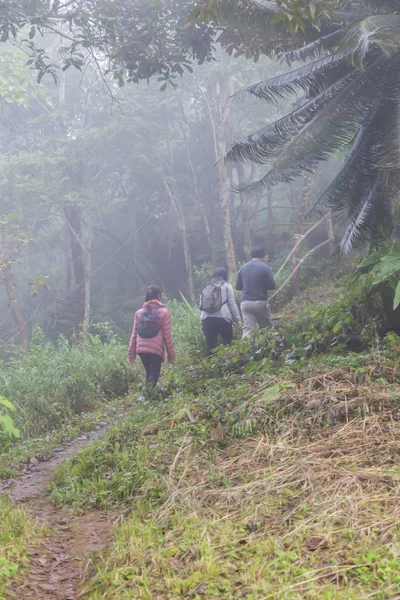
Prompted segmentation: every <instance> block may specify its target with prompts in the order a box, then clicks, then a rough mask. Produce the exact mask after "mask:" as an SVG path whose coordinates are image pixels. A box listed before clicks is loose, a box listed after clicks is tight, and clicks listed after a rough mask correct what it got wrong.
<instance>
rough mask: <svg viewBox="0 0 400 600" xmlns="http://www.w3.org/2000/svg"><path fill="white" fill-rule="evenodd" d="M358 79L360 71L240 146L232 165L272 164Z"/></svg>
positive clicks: (233, 152) (228, 157) (231, 152)
mask: <svg viewBox="0 0 400 600" xmlns="http://www.w3.org/2000/svg"><path fill="white" fill-rule="evenodd" d="M357 76H358V73H357V72H356V71H353V72H350V73H348V74H347V75H345V76H344V77H342V78H341V79H340V80H339V81H336V82H335V83H334V85H332V86H330V87H329V88H328V89H327V90H324V91H323V92H321V93H320V94H319V95H318V96H316V97H315V98H313V99H311V100H309V101H308V102H306V103H305V104H303V105H302V106H300V108H297V109H296V110H294V111H293V112H291V113H290V114H289V115H286V116H285V117H282V119H279V120H278V121H275V123H272V124H271V125H267V127H264V128H263V129H260V130H259V131H257V132H255V133H253V134H252V135H250V136H248V138H247V139H246V140H244V141H242V142H237V143H236V144H234V146H233V147H232V148H231V149H230V150H229V152H228V153H227V155H226V160H228V161H236V160H240V161H246V160H250V161H254V162H258V163H260V164H264V163H266V162H268V160H269V159H270V158H271V156H272V155H273V154H274V153H276V151H277V150H278V149H279V148H280V147H281V146H282V145H283V144H285V143H287V142H288V141H290V140H291V139H292V138H293V137H294V136H295V135H297V134H299V133H300V131H301V130H302V129H303V127H304V126H305V125H306V124H307V123H308V122H309V121H310V120H311V119H312V118H313V117H314V116H315V115H316V114H317V112H318V110H320V109H321V107H323V106H324V105H325V104H327V103H328V102H334V101H335V98H336V97H337V96H338V95H339V94H340V92H341V91H342V90H343V88H345V87H346V86H347V85H348V84H349V83H350V82H351V81H352V80H353V79H355V78H356V77H357Z"/></svg>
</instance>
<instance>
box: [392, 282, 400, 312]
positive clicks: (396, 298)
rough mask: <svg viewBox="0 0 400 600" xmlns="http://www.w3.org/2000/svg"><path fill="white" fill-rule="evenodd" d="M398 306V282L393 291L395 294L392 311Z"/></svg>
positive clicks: (399, 292)
mask: <svg viewBox="0 0 400 600" xmlns="http://www.w3.org/2000/svg"><path fill="white" fill-rule="evenodd" d="M399 304H400V281H399V283H398V284H397V287H396V291H395V294H394V299H393V310H396V308H397V307H398V306H399Z"/></svg>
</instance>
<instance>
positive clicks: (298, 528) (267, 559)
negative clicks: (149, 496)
mask: <svg viewBox="0 0 400 600" xmlns="http://www.w3.org/2000/svg"><path fill="white" fill-rule="evenodd" d="M392 375H393V372H392ZM386 377H387V379H388V380H390V379H391V377H390V373H389V372H387V373H386ZM358 380H359V374H356V373H354V372H353V373H350V372H347V371H345V370H335V371H331V372H321V373H317V374H314V375H313V376H312V377H309V378H308V379H307V380H305V381H301V380H300V379H298V380H294V381H293V382H292V383H293V387H292V388H291V389H287V390H286V391H284V393H283V394H282V395H281V396H280V397H279V398H276V397H275V396H276V395H274V394H270V393H268V392H267V391H266V390H262V389H260V390H259V392H258V395H257V396H256V397H255V398H253V400H252V401H251V403H250V402H249V407H250V405H251V408H252V417H253V418H256V419H258V420H259V421H260V422H261V423H262V424H265V423H269V424H270V423H271V419H272V418H276V415H280V417H279V419H280V420H282V423H281V424H280V425H279V427H277V428H276V430H275V431H276V432H278V433H275V434H274V435H271V434H268V433H267V428H265V433H264V434H261V435H260V434H259V435H257V436H253V437H247V438H243V439H240V440H236V441H234V442H233V443H229V444H228V445H226V444H225V445H224V444H223V445H222V446H221V445H219V443H215V440H214V441H213V439H212V438H210V440H209V443H210V446H213V444H214V450H215V452H214V453H213V454H212V453H211V454H210V452H209V448H208V451H207V452H199V447H198V445H197V444H196V443H195V440H194V439H192V437H191V436H190V434H188V433H186V434H185V435H183V436H182V438H181V443H180V445H179V446H178V447H176V446H175V448H174V450H173V455H171V458H170V461H169V465H170V466H169V469H168V471H167V472H166V473H163V474H162V475H161V474H160V481H161V482H162V486H163V489H165V491H166V500H165V502H163V504H162V506H161V507H159V508H158V509H157V510H156V511H155V512H153V513H152V514H151V515H149V514H147V515H146V516H145V517H144V513H142V516H141V517H138V516H137V515H134V516H133V517H132V518H131V519H128V520H127V521H126V522H125V524H124V525H123V526H122V528H121V530H120V533H119V538H118V540H117V543H116V545H115V548H114V552H113V554H112V556H111V557H110V559H109V562H108V564H107V568H106V569H105V570H104V572H103V573H102V574H101V576H100V577H99V579H98V580H96V582H95V588H94V589H93V590H92V592H91V593H90V597H91V598H93V599H99V598H113V599H115V598H116V599H125V598H132V597H134V598H137V599H138V600H152V599H153V598H154V599H159V600H167V599H168V600H171V599H177V598H182V599H186V598H188V599H189V598H198V599H200V598H201V597H205V598H213V597H218V598H222V599H224V600H267V599H270V598H271V599H272V598H273V599H276V600H282V599H290V600H294V599H300V598H307V599H308V598H309V599H310V600H320V599H329V600H330V599H336V600H345V599H346V600H347V599H354V600H355V599H357V600H358V599H364V598H376V599H383V598H396V597H398V596H399V594H400V576H399V567H400V560H399V558H398V555H399V548H400V528H399V524H400V466H399V464H400V460H399V458H400V411H399V407H400V404H399V405H398V404H397V400H396V387H395V386H394V385H392V386H391V388H392V389H391V390H390V391H389V390H388V389H386V388H385V386H384V385H379V384H378V385H376V386H375V387H371V385H368V384H366V383H360V382H359V381H358ZM386 387H387V386H386ZM249 407H247V408H249ZM288 407H290V408H288ZM245 409H246V407H245ZM285 411H286V412H287V414H286V417H285V418H283V419H281V417H282V415H283V414H284V413H285ZM222 433H223V432H222ZM155 435H157V433H155ZM150 437H151V436H150ZM222 437H223V435H222ZM146 439H148V437H147V438H146ZM220 441H223V440H222V438H220V439H219V442H220ZM225 441H226V440H225ZM154 442H155V440H154ZM154 442H153V443H154ZM149 443H151V441H149ZM166 450H167V449H165V451H166ZM211 455H212V456H213V459H212V460H211V459H210V456H211ZM138 502H139V504H140V499H139V500H138Z"/></svg>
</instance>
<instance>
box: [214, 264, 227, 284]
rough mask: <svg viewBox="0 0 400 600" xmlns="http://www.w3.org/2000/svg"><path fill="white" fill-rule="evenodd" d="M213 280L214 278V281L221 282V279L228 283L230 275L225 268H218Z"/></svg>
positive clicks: (215, 270)
mask: <svg viewBox="0 0 400 600" xmlns="http://www.w3.org/2000/svg"><path fill="white" fill-rule="evenodd" d="M212 278H213V281H220V280H221V279H222V280H223V281H227V280H228V273H227V272H226V269H224V267H217V268H216V269H214V271H213V274H212Z"/></svg>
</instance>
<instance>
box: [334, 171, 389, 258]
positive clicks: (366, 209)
mask: <svg viewBox="0 0 400 600" xmlns="http://www.w3.org/2000/svg"><path fill="white" fill-rule="evenodd" d="M383 194H384V186H383V185H382V181H381V179H380V177H378V178H377V180H376V181H375V184H374V185H373V187H372V189H371V190H370V191H366V192H365V193H364V195H363V196H362V197H361V199H360V201H359V203H358V206H357V209H356V211H355V213H354V214H353V215H352V217H351V221H350V223H349V225H348V227H347V229H346V231H345V234H344V236H343V238H342V241H341V242H340V250H341V252H342V254H349V253H350V252H351V250H353V249H354V248H356V247H358V246H362V245H364V244H365V243H366V241H367V240H368V239H369V238H370V236H371V234H372V232H373V230H374V228H375V223H374V219H373V216H374V213H375V208H376V207H377V206H379V205H380V204H381V200H382V196H383Z"/></svg>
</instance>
